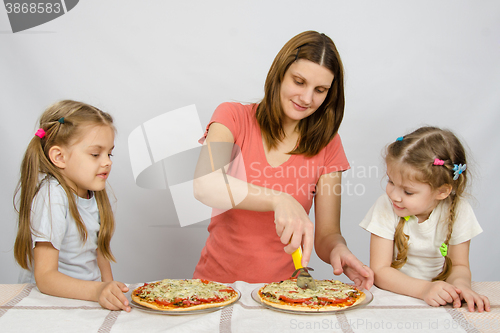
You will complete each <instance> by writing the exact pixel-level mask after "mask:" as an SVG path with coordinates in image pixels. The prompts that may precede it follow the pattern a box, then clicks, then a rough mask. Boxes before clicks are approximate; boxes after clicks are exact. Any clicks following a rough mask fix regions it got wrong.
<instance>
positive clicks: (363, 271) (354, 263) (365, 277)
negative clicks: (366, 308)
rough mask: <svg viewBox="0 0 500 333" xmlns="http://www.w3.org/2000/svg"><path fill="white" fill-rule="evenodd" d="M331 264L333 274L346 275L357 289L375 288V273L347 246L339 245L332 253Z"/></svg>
mask: <svg viewBox="0 0 500 333" xmlns="http://www.w3.org/2000/svg"><path fill="white" fill-rule="evenodd" d="M330 264H331V265H332V267H333V274H335V275H340V274H342V273H344V274H345V275H346V276H347V277H348V278H349V279H351V280H352V281H353V282H354V284H355V285H356V286H357V287H360V288H364V289H367V290H368V289H370V288H371V287H372V286H373V281H374V276H375V275H374V273H373V271H372V270H371V268H370V267H368V266H367V265H364V264H363V263H362V262H361V261H359V259H358V258H356V256H355V255H354V254H352V252H351V251H349V249H348V248H347V246H346V245H345V244H337V245H336V246H335V247H334V248H333V250H332V252H331V253H330Z"/></svg>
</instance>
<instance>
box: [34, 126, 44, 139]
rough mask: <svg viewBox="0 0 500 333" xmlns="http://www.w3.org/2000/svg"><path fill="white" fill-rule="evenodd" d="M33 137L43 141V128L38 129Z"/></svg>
mask: <svg viewBox="0 0 500 333" xmlns="http://www.w3.org/2000/svg"><path fill="white" fill-rule="evenodd" d="M35 135H36V136H37V137H39V138H40V139H43V137H44V136H45V131H44V130H43V128H39V129H38V131H36V133H35Z"/></svg>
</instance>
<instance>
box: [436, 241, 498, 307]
mask: <svg viewBox="0 0 500 333" xmlns="http://www.w3.org/2000/svg"><path fill="white" fill-rule="evenodd" d="M469 246H470V241H467V242H464V243H461V244H458V245H450V246H449V249H448V256H449V257H450V259H451V261H452V263H453V266H452V269H451V274H450V276H449V277H448V278H447V279H446V282H448V283H450V284H452V285H454V286H455V287H457V288H458V289H460V298H461V299H463V300H465V302H467V306H468V308H469V311H470V312H474V305H476V306H477V310H478V311H479V312H483V310H486V311H490V301H489V299H488V297H486V296H483V295H479V294H478V293H476V292H474V291H473V290H472V289H471V272H470V268H469ZM453 306H455V307H460V306H461V303H460V302H459V301H458V302H456V303H454V304H453Z"/></svg>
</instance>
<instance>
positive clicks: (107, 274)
mask: <svg viewBox="0 0 500 333" xmlns="http://www.w3.org/2000/svg"><path fill="white" fill-rule="evenodd" d="M97 266H99V270H100V271H101V281H102V282H110V281H113V272H112V271H111V264H110V263H109V260H107V259H106V258H104V256H103V255H102V253H101V251H99V249H97Z"/></svg>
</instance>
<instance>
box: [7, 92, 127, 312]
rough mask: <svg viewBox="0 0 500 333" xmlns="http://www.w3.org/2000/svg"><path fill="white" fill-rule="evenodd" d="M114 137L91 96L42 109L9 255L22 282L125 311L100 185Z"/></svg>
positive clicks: (108, 215) (25, 168) (21, 186)
mask: <svg viewBox="0 0 500 333" xmlns="http://www.w3.org/2000/svg"><path fill="white" fill-rule="evenodd" d="M114 137H115V127H114V125H113V119H112V117H111V116H110V115H109V114H107V113H105V112H103V111H101V110H99V109H97V108H95V107H93V106H91V105H88V104H84V103H81V102H75V101H71V100H65V101H61V102H58V103H55V104H53V105H52V106H50V107H49V108H48V109H47V110H46V111H45V112H44V113H43V114H42V116H41V118H40V128H39V129H38V130H37V131H36V133H35V135H34V136H33V139H31V141H30V143H29V145H28V148H27V149H26V152H25V155H24V159H23V161H22V164H21V178H20V181H19V185H18V188H17V191H16V198H15V199H16V201H17V207H16V208H17V209H18V212H19V222H18V232H17V237H16V242H15V245H14V256H15V258H16V261H17V262H18V264H19V265H20V266H21V267H22V268H23V270H22V272H21V275H20V279H19V282H21V283H36V285H37V287H38V289H39V290H40V291H41V292H42V293H45V294H49V295H53V296H59V297H67V298H75V299H82V300H89V301H96V302H99V304H100V305H101V306H102V307H104V308H107V309H110V310H125V311H130V307H129V304H128V301H127V298H126V297H125V295H124V294H123V293H124V292H127V291H128V288H127V286H126V285H125V284H123V283H122V282H118V281H114V280H113V274H112V272H111V265H110V260H113V261H114V257H113V254H112V253H111V249H110V241H111V236H112V234H113V231H114V227H115V221H114V217H113V212H112V209H111V205H110V202H109V199H108V195H107V193H106V189H105V188H106V180H107V178H108V176H109V173H110V171H111V164H112V162H111V159H110V157H111V152H112V151H113V148H114ZM18 194H19V195H18Z"/></svg>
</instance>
